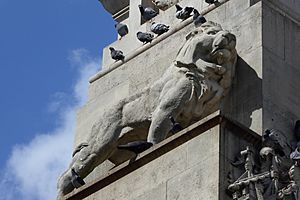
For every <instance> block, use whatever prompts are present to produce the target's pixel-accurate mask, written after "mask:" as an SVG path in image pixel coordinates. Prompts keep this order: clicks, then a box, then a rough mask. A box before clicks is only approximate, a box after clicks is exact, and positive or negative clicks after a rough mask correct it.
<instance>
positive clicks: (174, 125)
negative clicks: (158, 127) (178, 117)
mask: <svg viewBox="0 0 300 200" xmlns="http://www.w3.org/2000/svg"><path fill="white" fill-rule="evenodd" d="M169 119H170V120H171V123H172V128H171V132H172V133H173V134H175V133H177V132H179V131H181V130H183V127H182V126H181V125H180V124H179V123H178V122H175V120H174V118H173V117H172V116H171V117H169Z"/></svg>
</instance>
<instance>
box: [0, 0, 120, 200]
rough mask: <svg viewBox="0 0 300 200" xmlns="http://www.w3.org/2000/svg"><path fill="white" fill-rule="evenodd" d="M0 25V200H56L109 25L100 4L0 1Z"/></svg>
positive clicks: (110, 30)
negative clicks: (56, 183) (58, 177)
mask: <svg viewBox="0 0 300 200" xmlns="http://www.w3.org/2000/svg"><path fill="white" fill-rule="evenodd" d="M0 24H1V28H0V67H1V73H0V91H1V96H0V122H1V123H0V124H1V126H0V133H1V140H0V145H1V148H0V179H1V182H0V194H3V192H4V191H5V193H6V195H5V196H2V195H1V196H0V199H1V200H2V199H3V200H4V199H5V200H9V199H30V200H35V199H37V200H38V199H43V200H47V199H53V198H54V197H53V194H52V193H53V187H55V186H53V180H55V179H56V177H55V178H54V179H53V180H51V181H49V182H51V183H47V180H49V179H48V178H49V176H54V174H56V173H57V172H58V171H59V170H60V169H61V168H63V167H64V166H65V165H66V163H67V162H68V159H70V151H71V146H72V137H73V134H74V133H73V128H74V124H75V122H74V118H75V110H76V109H77V108H78V107H79V106H81V105H82V104H83V103H84V101H85V99H86V88H87V79H88V78H89V76H90V75H91V74H93V73H95V72H96V71H97V70H99V69H100V67H101V61H100V60H101V54H102V48H103V47H104V46H106V45H108V44H110V43H111V42H113V41H114V40H115V39H116V37H117V36H116V33H115V30H114V22H113V20H112V18H111V16H110V14H109V13H107V12H106V11H104V9H103V7H102V5H101V4H100V3H99V2H98V1H97V0H89V1H87V0H63V1H62V0H51V1H43V0H28V1H18V0H16V1H11V0H0ZM59 145H60V146H64V147H61V148H58V147H57V146H59ZM58 155H60V156H58ZM66 160H67V162H66ZM42 163H43V164H42ZM56 163H58V164H57V166H54V165H55V164H56ZM43 176H44V177H43ZM30 179H31V180H30ZM35 180H36V181H38V182H39V184H38V185H41V186H38V187H37V184H36V183H35V184H31V182H34V181H35ZM45 182H46V183H45ZM47 184H49V185H47ZM43 185H44V186H43ZM49 188H50V189H49ZM34 193H36V194H34ZM47 194H49V195H47Z"/></svg>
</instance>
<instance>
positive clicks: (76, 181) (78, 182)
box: [71, 168, 85, 188]
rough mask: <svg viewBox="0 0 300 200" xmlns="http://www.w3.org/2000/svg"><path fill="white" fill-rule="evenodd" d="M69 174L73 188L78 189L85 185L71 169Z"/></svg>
mask: <svg viewBox="0 0 300 200" xmlns="http://www.w3.org/2000/svg"><path fill="white" fill-rule="evenodd" d="M71 173H72V178H71V183H72V185H73V186H74V187H75V188H79V187H81V186H83V185H84V184H85V182H84V180H83V179H82V178H81V177H80V176H79V175H78V174H77V173H76V172H75V170H74V169H73V168H72V169H71Z"/></svg>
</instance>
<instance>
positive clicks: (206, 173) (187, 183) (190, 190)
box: [167, 152, 219, 200]
mask: <svg viewBox="0 0 300 200" xmlns="http://www.w3.org/2000/svg"><path fill="white" fill-rule="evenodd" d="M203 153H204V152H203ZM218 183H219V160H218V154H215V155H211V156H210V158H208V159H206V160H201V162H199V164H198V165H195V166H193V167H191V168H189V169H188V170H186V171H184V172H183V173H181V174H178V175H177V176H175V177H173V178H171V179H170V180H168V182H167V200H174V199H176V200H187V199H209V200H217V199H219V190H218Z"/></svg>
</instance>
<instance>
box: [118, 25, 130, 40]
mask: <svg viewBox="0 0 300 200" xmlns="http://www.w3.org/2000/svg"><path fill="white" fill-rule="evenodd" d="M115 28H116V30H117V32H118V34H119V35H120V36H121V37H120V40H121V39H122V37H124V36H125V35H127V34H128V32H129V30H128V27H127V25H126V24H122V23H117V24H115Z"/></svg>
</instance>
